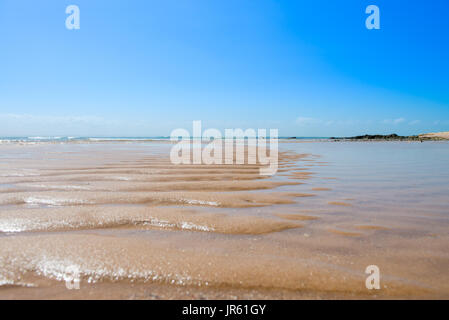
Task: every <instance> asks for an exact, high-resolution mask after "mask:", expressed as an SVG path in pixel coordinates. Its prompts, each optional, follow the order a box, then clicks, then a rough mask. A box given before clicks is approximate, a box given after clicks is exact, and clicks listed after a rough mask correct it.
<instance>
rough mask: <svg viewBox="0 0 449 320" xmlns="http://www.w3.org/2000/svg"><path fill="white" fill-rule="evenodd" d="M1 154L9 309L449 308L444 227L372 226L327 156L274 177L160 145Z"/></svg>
mask: <svg viewBox="0 0 449 320" xmlns="http://www.w3.org/2000/svg"><path fill="white" fill-rule="evenodd" d="M286 146H288V144H286ZM1 148H2V151H3V153H2V154H3V155H4V156H3V158H2V161H1V165H0V298H3V299H15V298H25V299H28V298H30V299H34V298H40V299H42V298H44V299H47V298H48V299H58V298H69V299H70V298H74V299H109V298H118V299H129V298H131V299H176V298H193V299H199V298H205V299H214V298H226V299H234V298H235V299H238V298H243V299H252V298H274V299H319V298H330V299H338V298H379V297H380V298H449V281H447V280H449V273H448V268H447V267H448V261H449V260H448V254H447V245H448V244H449V241H448V233H447V224H445V223H446V222H445V223H441V222H439V223H438V220H435V221H433V220H431V221H430V222H429V224H428V226H432V230H433V231H432V233H429V232H428V230H427V229H426V228H424V227H422V226H421V227H420V223H419V221H418V222H417V221H416V218H407V219H404V220H403V221H400V222H398V221H397V220H394V219H395V218H393V220H392V217H391V215H390V214H389V213H387V212H386V213H385V214H383V215H379V216H377V217H376V219H367V216H366V215H363V214H362V215H360V214H359V212H358V211H360V210H362V211H363V207H361V206H359V205H357V203H356V201H354V198H352V196H353V195H351V194H348V195H347V196H346V197H345V198H342V197H340V198H335V196H333V195H332V190H333V189H334V188H335V187H334V186H332V187H330V186H329V183H333V185H334V184H337V185H338V179H336V178H335V179H336V180H334V177H330V176H323V177H320V178H317V177H316V175H317V174H319V170H320V168H323V167H324V166H327V165H328V164H329V163H328V162H326V161H323V159H321V156H320V155H319V154H310V153H299V152H295V151H291V150H288V148H287V147H285V148H284V149H281V152H280V154H279V170H278V173H277V175H276V176H273V177H266V176H261V175H259V174H258V172H259V167H260V165H258V164H256V165H173V164H171V163H170V161H169V159H168V156H167V155H168V152H167V151H168V150H169V146H167V145H164V144H162V143H155V144H151V143H150V144H145V145H134V144H104V145H103V144H98V145H83V144H77V145H63V144H61V145H46V144H42V145H32V146H18V145H8V146H1ZM329 194H331V196H329ZM307 201H313V203H317V202H319V209H317V208H316V207H314V206H308V205H307V204H306V203H307ZM348 217H351V218H348ZM414 219H415V220H414ZM445 221H446V220H445ZM373 263H374V264H378V265H381V266H382V271H383V274H382V290H378V291H370V290H367V289H366V287H365V279H366V277H367V275H366V274H365V273H364V272H365V268H366V266H368V265H371V264H373ZM410 265H413V268H410ZM73 266H75V267H76V268H77V270H79V273H80V277H81V283H80V290H68V289H67V288H66V286H65V281H64V279H65V277H66V273H67V269H68V268H71V267H73ZM435 274H438V276H434V275H435ZM423 275H427V276H424V277H423ZM429 275H430V276H429ZM432 275H433V276H432Z"/></svg>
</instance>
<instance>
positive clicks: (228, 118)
mask: <svg viewBox="0 0 449 320" xmlns="http://www.w3.org/2000/svg"><path fill="white" fill-rule="evenodd" d="M70 4H76V5H78V6H79V8H80V12H81V21H80V27H81V28H80V29H79V30H68V29H66V27H65V19H66V17H67V14H66V13H65V8H66V7H67V6H68V5H70ZM370 4H375V5H377V6H378V7H379V8H380V24H381V29H380V30H367V29H366V28H365V19H366V17H367V16H368V15H367V14H366V13H365V8H366V7H367V6H368V5H370ZM448 15H449V2H448V1H446V0H432V1H401V0H388V1H386V0H385V1H384V0H382V1H381V0H371V1H362V0H359V1H356V0H346V1H328V0H316V1H299V0H296V1H269V0H258V1H254V0H239V1H236V0H227V1H210V0H201V1H194V0H191V1H185V0H168V1H148V0H146V1H124V0H122V1H111V0H109V1H100V0H95V1H92V0H90V1H85V0H71V1H62V0H58V1H56V0H54V1H41V2H40V3H38V2H37V1H32V0H29V1H22V0H0V39H1V50H0V136H31V135H33V136H34V135H46V136H49V135H70V136H159V135H164V136H165V135H169V134H170V132H171V130H173V129H175V128H178V127H184V128H187V129H190V128H191V126H192V120H202V121H203V127H204V128H209V127H215V128H219V129H224V128H236V127H241V128H278V129H279V133H280V135H281V136H344V135H356V134H364V133H392V132H395V133H398V134H416V133H420V132H429V131H448V130H449V19H448V18H447V17H448ZM190 130H191V129H190Z"/></svg>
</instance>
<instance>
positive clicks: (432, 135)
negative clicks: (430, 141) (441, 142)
mask: <svg viewBox="0 0 449 320" xmlns="http://www.w3.org/2000/svg"><path fill="white" fill-rule="evenodd" d="M419 136H420V137H424V138H440V139H446V140H449V131H445V132H433V133H426V134H421V135H419Z"/></svg>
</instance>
